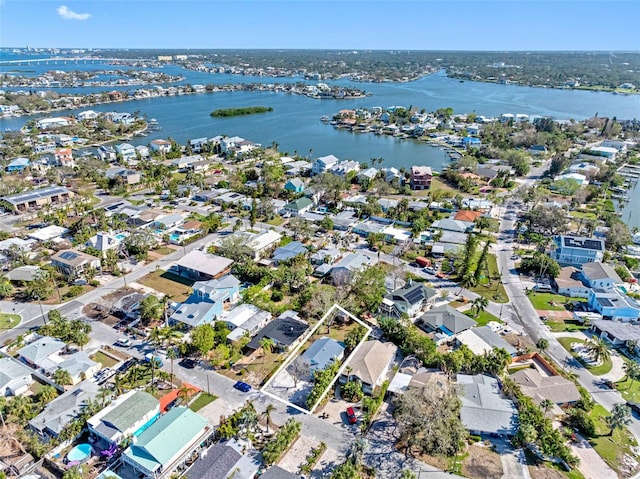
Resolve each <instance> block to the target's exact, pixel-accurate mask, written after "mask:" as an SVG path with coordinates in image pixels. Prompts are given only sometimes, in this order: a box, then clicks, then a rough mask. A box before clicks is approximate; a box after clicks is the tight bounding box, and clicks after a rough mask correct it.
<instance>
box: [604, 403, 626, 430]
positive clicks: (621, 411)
mask: <svg viewBox="0 0 640 479" xmlns="http://www.w3.org/2000/svg"><path fill="white" fill-rule="evenodd" d="M604 420H605V422H606V423H607V426H609V429H610V431H609V436H613V432H614V431H615V430H616V429H621V428H622V427H624V426H626V425H627V424H629V423H630V422H631V409H629V406H627V405H626V404H623V403H618V404H616V405H614V406H613V409H612V410H611V415H609V416H607V417H605V418H604Z"/></svg>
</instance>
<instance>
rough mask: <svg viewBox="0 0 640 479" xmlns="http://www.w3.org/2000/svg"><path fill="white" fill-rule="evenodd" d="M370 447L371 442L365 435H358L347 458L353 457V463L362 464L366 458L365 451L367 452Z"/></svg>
mask: <svg viewBox="0 0 640 479" xmlns="http://www.w3.org/2000/svg"><path fill="white" fill-rule="evenodd" d="M368 448H369V443H368V442H367V440H366V439H365V438H364V437H358V438H356V440H355V441H353V444H352V445H351V449H350V450H349V454H348V456H347V458H348V459H351V461H352V462H353V464H355V465H356V466H360V465H361V464H362V459H363V458H364V453H365V452H367V449H368Z"/></svg>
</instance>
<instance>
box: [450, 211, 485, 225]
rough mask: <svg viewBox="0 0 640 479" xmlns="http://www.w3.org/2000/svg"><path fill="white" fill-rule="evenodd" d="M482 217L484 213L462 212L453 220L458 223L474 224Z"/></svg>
mask: <svg viewBox="0 0 640 479" xmlns="http://www.w3.org/2000/svg"><path fill="white" fill-rule="evenodd" d="M480 216H482V213H481V212H480V211H471V210H460V211H458V212H457V213H456V215H455V216H454V217H453V219H454V220H458V221H469V222H474V221H475V220H477V219H478V218H479V217H480Z"/></svg>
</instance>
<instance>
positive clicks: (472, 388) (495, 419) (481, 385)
mask: <svg viewBox="0 0 640 479" xmlns="http://www.w3.org/2000/svg"><path fill="white" fill-rule="evenodd" d="M456 380H457V383H458V384H459V385H460V386H461V388H460V393H461V394H460V400H461V401H462V407H461V409H460V419H461V420H462V423H463V424H464V426H465V427H466V428H467V429H468V430H469V432H470V433H471V434H475V435H483V434H487V435H491V436H502V435H507V436H512V435H513V434H515V432H516V430H517V428H518V412H517V409H516V407H515V405H514V404H513V402H512V401H511V400H510V399H507V398H505V397H503V396H502V394H501V392H500V382H499V381H498V379H496V378H492V377H489V376H485V375H482V374H476V375H475V376H470V375H466V374H458V375H457V376H456Z"/></svg>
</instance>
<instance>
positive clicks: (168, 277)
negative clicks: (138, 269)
mask: <svg viewBox="0 0 640 479" xmlns="http://www.w3.org/2000/svg"><path fill="white" fill-rule="evenodd" d="M138 282H139V283H141V284H144V285H145V286H149V287H150V288H153V289H155V290H156V291H160V292H161V293H164V294H168V295H169V296H171V299H172V301H175V302H177V303H181V302H183V301H184V300H185V299H187V297H188V296H189V295H190V294H191V289H192V288H191V286H192V285H193V281H189V280H188V279H186V278H183V277H181V276H178V275H175V274H172V273H169V272H166V271H162V270H157V271H153V272H152V273H149V274H148V275H146V276H144V277H142V278H140V279H139V280H138Z"/></svg>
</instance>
